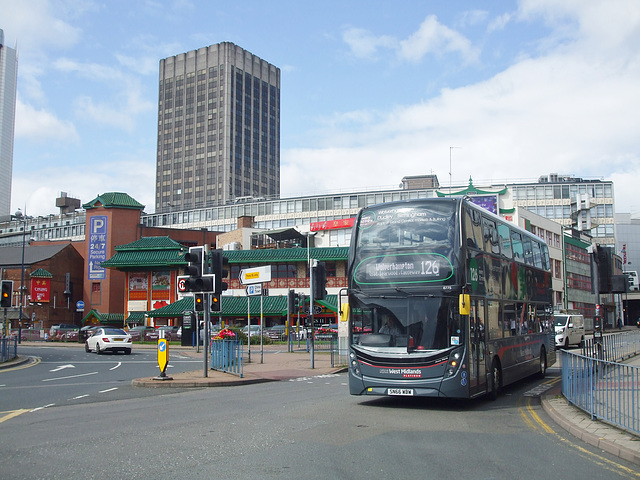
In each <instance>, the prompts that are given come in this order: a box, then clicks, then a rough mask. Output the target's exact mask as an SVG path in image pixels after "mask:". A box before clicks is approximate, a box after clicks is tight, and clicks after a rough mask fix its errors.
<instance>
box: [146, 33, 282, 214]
mask: <svg viewBox="0 0 640 480" xmlns="http://www.w3.org/2000/svg"><path fill="white" fill-rule="evenodd" d="M279 194H280V69H279V68H277V67H275V66H274V65H271V64H270V63H268V62H266V61H264V60H262V59H260V58H258V57H257V56H255V55H253V54H252V53H250V52H248V51H246V50H244V49H242V48H240V47H238V46H237V45H234V44H233V43H228V42H224V43H219V44H216V45H211V46H209V47H204V48H200V49H198V50H193V51H190V52H187V53H182V54H180V55H176V56H173V57H169V58H165V59H163V60H160V90H159V95H158V152H157V167H156V199H155V211H156V212H157V213H166V212H174V211H184V210H191V209H198V208H206V207H211V206H216V205H225V204H228V203H232V202H237V201H242V200H246V199H253V198H267V197H268V198H278V197H279Z"/></svg>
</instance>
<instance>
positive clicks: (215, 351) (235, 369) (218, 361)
mask: <svg viewBox="0 0 640 480" xmlns="http://www.w3.org/2000/svg"><path fill="white" fill-rule="evenodd" d="M211 369H212V370H219V371H221V372H226V373H232V374H234V375H239V376H240V378H242V376H243V363H242V342H240V341H238V340H217V339H214V340H211Z"/></svg>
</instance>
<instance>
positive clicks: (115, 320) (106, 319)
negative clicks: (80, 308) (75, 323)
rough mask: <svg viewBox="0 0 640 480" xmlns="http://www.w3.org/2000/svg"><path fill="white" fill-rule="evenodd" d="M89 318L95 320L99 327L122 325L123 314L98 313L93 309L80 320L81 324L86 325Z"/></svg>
mask: <svg viewBox="0 0 640 480" xmlns="http://www.w3.org/2000/svg"><path fill="white" fill-rule="evenodd" d="M91 318H95V319H96V320H98V322H99V323H100V324H101V325H120V326H122V325H124V314H123V313H100V312H99V311H97V310H95V309H93V310H91V311H90V312H89V313H87V315H86V316H85V317H84V318H83V319H82V323H87V324H89V323H88V322H87V321H88V320H90V319H91Z"/></svg>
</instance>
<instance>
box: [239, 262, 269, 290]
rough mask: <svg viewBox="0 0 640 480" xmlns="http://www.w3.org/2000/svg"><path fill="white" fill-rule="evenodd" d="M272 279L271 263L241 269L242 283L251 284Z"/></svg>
mask: <svg viewBox="0 0 640 480" xmlns="http://www.w3.org/2000/svg"><path fill="white" fill-rule="evenodd" d="M270 281H271V265H265V266H264V267H256V268H246V269H244V270H240V283H242V284H243V285H251V284H255V283H264V282H270Z"/></svg>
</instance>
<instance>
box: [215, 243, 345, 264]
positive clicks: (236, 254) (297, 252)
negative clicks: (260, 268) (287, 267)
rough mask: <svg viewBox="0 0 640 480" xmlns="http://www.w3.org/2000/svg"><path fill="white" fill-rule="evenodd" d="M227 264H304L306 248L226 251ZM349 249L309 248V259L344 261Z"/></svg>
mask: <svg viewBox="0 0 640 480" xmlns="http://www.w3.org/2000/svg"><path fill="white" fill-rule="evenodd" d="M224 255H225V257H228V258H229V263H260V262H265V263H278V262H303V261H304V262H306V261H307V249H306V248H279V249H264V250H228V251H225V252H224ZM348 256H349V247H328V248H311V249H309V257H310V258H315V259H317V260H320V261H322V262H326V261H335V260H346V259H347V258H348Z"/></svg>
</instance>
